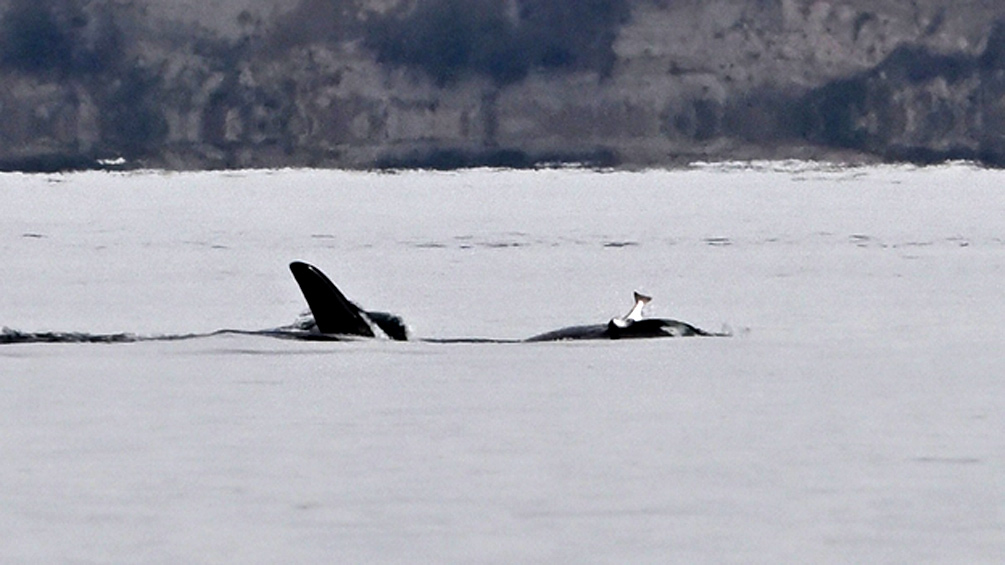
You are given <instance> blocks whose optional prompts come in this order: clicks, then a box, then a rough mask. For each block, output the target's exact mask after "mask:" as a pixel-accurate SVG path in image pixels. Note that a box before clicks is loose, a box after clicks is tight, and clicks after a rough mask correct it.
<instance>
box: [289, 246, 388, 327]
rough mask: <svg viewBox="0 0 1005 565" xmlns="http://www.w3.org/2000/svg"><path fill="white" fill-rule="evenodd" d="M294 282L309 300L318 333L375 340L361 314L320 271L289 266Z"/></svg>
mask: <svg viewBox="0 0 1005 565" xmlns="http://www.w3.org/2000/svg"><path fill="white" fill-rule="evenodd" d="M290 271H291V272H292V273H293V278H295V279H297V284H298V285H300V292H302V293H303V294H304V298H305V299H307V306H309V307H310V309H311V314H313V315H314V323H315V324H317V326H318V331H320V332H321V333H324V334H340V335H359V336H364V337H374V334H373V329H372V328H371V327H370V324H369V323H368V322H367V321H366V318H364V316H363V312H362V310H360V309H359V306H356V305H355V304H353V303H352V302H350V301H349V299H348V298H346V297H345V295H344V294H342V291H340V290H339V289H338V287H337V286H335V283H333V282H332V281H331V280H330V279H329V278H328V277H326V276H325V274H324V273H322V272H321V270H320V269H318V268H317V267H315V266H314V265H308V264H307V263H302V262H300V261H294V262H293V263H290Z"/></svg>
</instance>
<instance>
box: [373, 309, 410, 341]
mask: <svg viewBox="0 0 1005 565" xmlns="http://www.w3.org/2000/svg"><path fill="white" fill-rule="evenodd" d="M366 317H367V318H369V319H370V321H371V322H373V323H374V325H376V326H377V327H378V328H380V331H382V332H384V333H385V334H387V337H389V338H391V339H393V340H394V341H408V325H407V324H405V320H402V319H401V317H399V316H395V315H394V314H391V313H390V312H366Z"/></svg>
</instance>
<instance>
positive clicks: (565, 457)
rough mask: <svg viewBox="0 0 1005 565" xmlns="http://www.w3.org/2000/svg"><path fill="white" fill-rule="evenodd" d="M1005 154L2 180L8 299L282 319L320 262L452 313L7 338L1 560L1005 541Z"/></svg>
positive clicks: (296, 306) (749, 554) (291, 558)
mask: <svg viewBox="0 0 1005 565" xmlns="http://www.w3.org/2000/svg"><path fill="white" fill-rule="evenodd" d="M1001 175H1002V174H1001V173H999V172H996V171H982V170H977V169H973V168H971V167H968V166H966V165H952V166H947V167H941V168H930V169H913V168H883V167H881V168H851V169H847V168H828V167H822V166H819V165H812V164H805V163H768V164H755V165H742V166H740V165H735V166H734V165H714V166H705V167H697V168H694V169H691V170H686V171H675V172H661V171H654V172H645V173H596V172H587V171H541V172H504V171H471V172H465V173H455V174H442V173H439V174H434V173H401V174H394V175H378V174H362V173H341V172H322V171H273V172H243V173H229V174H222V173H199V174H195V173H193V174H163V173H153V172H151V173H139V174H123V175H109V174H104V173H87V174H74V175H56V176H35V175H3V176H0V197H2V198H3V200H4V202H5V206H4V208H3V210H2V212H0V264H2V265H3V271H2V283H3V285H2V286H3V291H2V292H0V325H5V326H8V327H10V328H13V329H16V330H22V331H73V332H85V333H106V332H132V333H135V334H138V335H157V334H172V333H191V332H206V331H212V330H214V329H218V328H241V329H261V328H270V327H275V326H278V325H283V324H286V323H289V322H291V321H292V320H293V319H294V318H295V317H296V316H297V315H298V314H299V313H300V312H301V311H302V310H303V309H304V308H305V307H306V305H305V303H304V302H303V299H302V298H301V297H300V295H299V291H298V290H297V288H296V285H295V283H294V282H293V280H292V277H291V276H290V275H289V274H288V271H287V270H286V264H287V263H288V262H289V261H291V260H294V259H300V260H306V261H310V262H312V263H314V264H316V265H318V266H319V267H321V268H322V269H324V270H325V271H326V272H327V273H328V274H329V275H330V276H331V277H332V278H333V280H335V281H336V283H337V284H339V286H340V287H341V288H342V289H343V290H344V291H345V292H346V293H347V294H348V295H349V296H350V297H351V298H353V299H355V300H357V301H358V302H360V303H361V304H362V305H363V306H365V307H368V308H375V309H384V310H390V311H393V312H396V313H399V314H401V315H402V316H404V317H405V319H406V320H407V321H409V322H410V324H411V325H412V328H413V332H414V333H415V334H416V335H419V336H425V337H493V338H519V337H526V336H529V335H532V334H534V333H538V332H540V331H545V330H549V329H553V328H555V327H559V326H563V325H570V324H579V323H595V322H603V321H606V320H607V319H609V318H610V317H611V316H613V315H618V314H623V313H624V312H625V311H627V308H628V307H629V306H630V305H631V292H632V291H633V290H640V291H643V292H646V293H647V294H651V295H653V296H654V297H655V301H654V302H653V304H652V305H651V311H650V313H651V314H652V315H658V316H665V317H673V318H678V319H682V320H686V321H688V322H691V323H693V324H696V325H698V326H701V327H704V328H706V329H712V330H718V329H720V327H721V326H722V325H723V324H727V325H728V326H729V327H730V328H732V330H733V333H734V337H731V338H685V339H669V340H651V341H635V342H568V343H544V344H453V345H443V344H430V343H395V342H387V341H369V342H349V343H309V342H297V341H287V340H277V339H270V338H267V337H258V336H244V335H222V336H216V337H208V338H204V339H195V340H189V341H181V342H144V343H127V344H22V345H5V346H0V374H2V377H0V446H2V453H3V454H4V455H3V458H2V462H0V479H2V484H3V485H4V487H5V488H4V489H3V490H2V491H0V508H2V510H0V539H3V540H4V543H3V544H2V547H0V561H3V562H11V563H19V562H20V563H36V562H96V563H105V562H108V563H121V562H143V563H150V562H155V563H157V562H163V563H177V562H192V563H217V562H248V563H274V562H277V561H285V562H295V561H299V562H321V561H324V562H363V561H366V562H458V561H462V562H505V563H511V562H548V563H552V562H584V563H586V562H619V563H621V562H660V563H664V562H724V561H725V562H779V561H783V562H809V561H813V562H818V561H830V562H905V561H911V562H914V561H928V562H988V563H990V562H996V561H998V560H999V559H1000V557H1001V555H1003V554H1005V533H1003V532H1005V529H1003V525H1005V524H1003V522H1005V518H1003V511H1002V508H1005V484H1003V477H1005V441H1003V440H1002V439H1001V437H1002V434H1001V430H1002V429H1005V422H1003V413H1005V411H1003V408H1005V407H1003V405H1002V403H1003V401H1002V398H1005V396H1003V393H1005V385H1003V381H1002V377H1001V375H1003V374H1005V371H1003V369H1005V360H1003V356H1002V354H1001V344H1002V343H1003V335H1005V332H1003V330H1002V329H1001V327H1000V325H1001V320H1002V319H1003V318H1005V316H1003V315H1005V300H1003V294H1002V290H1001V283H1000V281H1001V280H1002V275H1003V267H1005V233H1003V232H1005V228H1003V224H1002V222H1001V220H1000V218H1001V213H1000V212H1001V210H1002V209H1003V206H1002V204H1003V203H1005V196H1003V194H1002V193H1001V191H1000V190H999V186H1000V185H1001V180H1002V176H1001Z"/></svg>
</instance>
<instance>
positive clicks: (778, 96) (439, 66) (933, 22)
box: [0, 0, 1005, 170]
mask: <svg viewBox="0 0 1005 565" xmlns="http://www.w3.org/2000/svg"><path fill="white" fill-rule="evenodd" d="M570 5H574V6H575V8H574V9H570V8H569V6H570ZM472 6H473V7H474V8H471V7H472ZM0 7H2V9H3V12H2V14H3V16H2V17H3V19H2V20H0V47H2V53H0V74H2V77H3V80H2V82H0V111H2V116H3V120H2V121H0V165H2V166H3V167H4V168H7V169H30V170H45V169H54V168H76V167H87V166H92V165H93V164H94V163H95V162H96V161H97V160H99V159H101V160H104V159H114V158H118V157H122V158H124V159H126V160H127V163H128V164H129V166H144V167H166V168H185V169H188V168H221V167H227V168H229V167H276V166H321V167H352V168H369V167H378V166H385V167H386V166H434V167H454V166H465V165H472V164H490V165H510V166H529V165H534V164H539V163H542V162H585V163H593V164H600V165H617V166H625V167H644V166H671V165H675V164H679V163H683V162H687V161H691V160H695V159H704V160H709V159H713V160H718V159H737V158H739V159H745V158H754V157H757V158H790V157H798V158H824V159H836V160H857V161H863V160H909V161H921V162H930V161H937V160H943V159H956V158H965V159H974V160H979V161H982V162H984V163H987V164H990V165H994V166H1001V165H1003V164H1005V25H1001V24H998V23H996V22H998V20H999V18H1000V17H1001V16H1002V15H1003V14H1005V8H1000V7H999V3H998V2H996V1H993V0H986V1H982V0H971V1H964V2H948V1H941V0H916V1H913V2H904V1H902V0H874V1H864V0H863V1H856V0H834V1H831V2H824V1H810V0H711V1H698V0H623V1H615V0H590V1H584V2H579V3H570V2H562V1H560V0H552V1H546V0H467V3H464V2H458V0H422V1H421V2H406V1H405V0H401V1H398V2H395V1H391V0H384V1H381V2H377V1H375V0H371V1H362V0H357V1H350V0H341V1H340V0H302V1H301V3H300V5H299V6H298V7H296V8H294V9H292V10H288V11H286V12H284V13H283V14H282V16H281V17H278V18H276V19H274V20H270V21H264V20H261V19H259V18H258V17H256V16H254V15H252V14H249V13H247V12H245V13H243V14H242V15H241V18H240V21H239V22H238V24H237V25H236V26H235V27H238V28H240V29H241V31H240V32H239V33H237V34H236V37H230V36H226V37H224V36H220V35H218V34H214V33H213V31H212V30H210V29H205V28H198V27H195V26H194V25H193V24H191V23H186V24H179V23H171V22H168V21H164V20H159V19H156V18H153V17H152V16H150V14H149V13H148V12H146V11H144V10H143V9H142V7H141V6H138V5H136V4H116V3H111V2H104V3H102V2H98V1H92V2H83V1H82V0H81V1H77V2H75V1H73V0H60V1H57V0H32V1H30V2H29V1H27V0H11V1H9V2H6V3H5V4H0Z"/></svg>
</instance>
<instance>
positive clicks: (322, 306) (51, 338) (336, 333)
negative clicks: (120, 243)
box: [0, 261, 730, 344]
mask: <svg viewBox="0 0 1005 565" xmlns="http://www.w3.org/2000/svg"><path fill="white" fill-rule="evenodd" d="M290 272H292V273H293V277H294V279H295V280H296V282H297V285H298V286H299V287H300V290H301V292H302V293H303V295H304V299H305V300H306V301H307V305H308V307H309V308H310V315H309V316H305V317H303V318H301V319H300V320H298V321H297V322H295V323H294V324H291V325H287V326H280V327H277V328H271V329H264V330H241V329H219V330H216V331H212V332H207V333H188V334H168V335H137V334H132V333H108V334H91V333H86V332H52V331H45V332H23V331H19V330H14V329H11V328H7V327H3V328H2V330H0V344H14V343H135V342H144V341H183V340H191V339H199V338H208V337H214V336H221V335H251V336H263V337H273V338H280V339H296V340H304V341H351V340H358V339H389V340H393V341H421V342H426V343H531V342H547V341H569V340H605V339H606V340H618V339H641V338H666V337H689V336H720V337H724V336H729V335H730V334H729V333H728V332H723V333H713V332H707V331H705V330H702V329H701V328H698V327H696V326H693V325H691V324H688V323H686V322H681V321H678V320H672V319H668V318H645V317H644V316H643V309H644V308H645V306H646V305H647V304H648V303H649V302H650V301H651V300H652V298H651V297H649V296H645V295H642V294H639V293H638V292H636V293H635V295H634V299H635V303H634V304H633V306H632V308H631V310H630V311H629V312H628V313H627V314H625V315H624V316H622V317H618V318H612V319H611V320H609V321H608V322H607V323H602V324H588V325H577V326H568V327H564V328H559V329H556V330H551V331H548V332H544V333H540V334H537V335H533V336H531V337H528V338H525V339H505V338H479V337H461V338H419V339H414V338H412V336H411V335H410V332H409V331H408V326H407V325H406V324H405V322H404V320H402V318H401V317H399V316H397V315H395V314H391V313H388V312H380V311H375V310H364V309H363V308H361V307H360V306H359V305H357V304H356V303H355V302H353V301H351V300H349V299H348V298H346V296H345V295H344V294H343V293H342V291H341V290H339V288H338V287H337V286H335V284H334V283H333V282H332V281H331V279H329V278H328V276H327V275H325V274H324V273H323V272H321V270H320V269H318V268H317V267H315V266H313V265H310V264H308V263H304V262H301V261H294V262H293V263H290Z"/></svg>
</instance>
